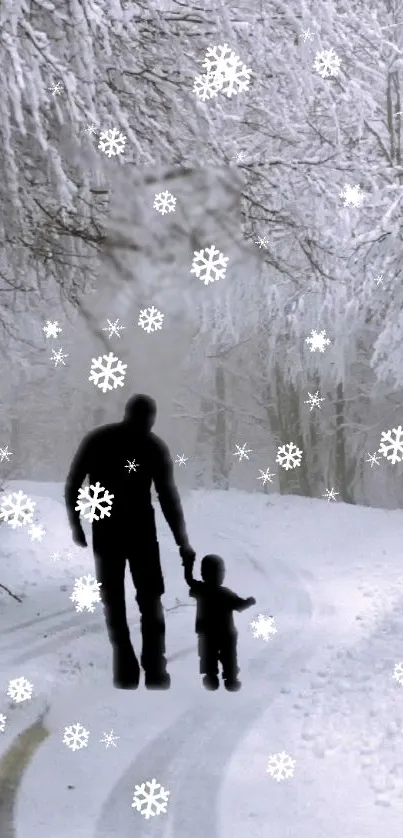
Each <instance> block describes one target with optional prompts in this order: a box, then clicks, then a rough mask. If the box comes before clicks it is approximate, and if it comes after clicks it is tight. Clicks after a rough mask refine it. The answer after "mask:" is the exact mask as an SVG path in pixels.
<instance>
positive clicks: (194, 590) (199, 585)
mask: <svg viewBox="0 0 403 838" xmlns="http://www.w3.org/2000/svg"><path fill="white" fill-rule="evenodd" d="M186 581H187V583H188V585H189V596H194V597H197V596H198V594H200V593H201V591H202V589H203V582H199V581H198V580H197V579H193V576H192V577H191V579H189V581H188V580H186Z"/></svg>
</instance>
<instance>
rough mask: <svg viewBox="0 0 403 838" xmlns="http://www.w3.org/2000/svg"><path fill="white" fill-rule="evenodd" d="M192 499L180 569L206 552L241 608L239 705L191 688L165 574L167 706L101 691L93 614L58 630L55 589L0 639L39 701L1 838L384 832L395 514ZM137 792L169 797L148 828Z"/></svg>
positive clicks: (390, 813) (369, 835)
mask: <svg viewBox="0 0 403 838" xmlns="http://www.w3.org/2000/svg"><path fill="white" fill-rule="evenodd" d="M217 494H218V493H217ZM224 494H225V493H224ZM209 495H210V493H203V494H202V495H200V494H199V493H195V496H194V497H193V498H192V501H191V503H190V502H189V503H188V508H187V510H186V513H187V520H188V526H189V532H190V533H192V539H193V540H194V542H195V547H196V549H197V550H198V555H201V554H203V552H207V551H209V550H213V549H214V550H215V551H217V552H222V555H223V556H224V558H225V559H226V561H227V566H228V579H227V580H226V581H227V583H228V585H229V586H230V587H233V588H234V590H236V591H237V592H239V593H240V594H241V595H244V596H247V595H254V596H256V599H257V606H256V608H255V609H251V610H250V611H249V612H245V614H244V615H239V616H238V617H237V625H238V630H239V646H240V649H239V652H240V665H241V678H242V680H243V689H242V691H241V692H240V693H237V694H228V693H226V692H225V691H223V690H222V689H221V690H220V691H218V692H217V693H206V692H205V691H204V690H203V687H202V686H201V684H200V676H199V675H198V671H197V658H196V654H195V637H194V634H193V624H194V606H193V607H192V606H191V605H189V602H188V601H187V600H186V589H185V587H184V586H183V584H182V581H181V580H180V573H179V572H178V573H177V572H176V570H175V568H176V567H177V565H175V564H174V563H173V561H172V562H171V559H169V560H168V563H169V568H168V569H167V568H166V569H165V576H166V581H167V585H166V587H167V590H170V591H171V601H170V603H167V604H166V605H167V647H168V654H169V658H170V672H171V675H172V688H171V690H170V691H168V692H167V693H149V692H147V691H146V690H144V687H143V685H141V686H140V688H139V690H138V691H137V692H134V693H131V692H129V693H126V692H121V691H116V690H113V688H112V686H111V683H110V681H111V679H110V659H109V648H108V646H107V640H106V636H105V630H104V626H103V620H102V616H101V614H99V613H97V614H94V615H89V614H88V615H85V616H84V615H76V614H75V612H71V610H70V609H68V607H66V608H63V598H60V592H59V593H58V595H57V606H58V605H59V603H60V608H59V607H54V608H53V614H49V616H48V618H47V619H43V622H42V623H35V620H34V618H35V613H39V614H41V616H43V617H44V618H45V614H44V613H43V611H44V608H45V605H44V603H45V600H46V602H47V603H50V602H51V601H52V600H51V599H49V596H50V594H49V592H48V593H46V592H42V593H40V594H39V595H38V597H37V602H39V601H40V600H41V598H42V604H41V606H40V607H38V608H39V610H37V612H35V613H32V614H31V615H29V616H28V617H24V620H22V619H20V622H21V623H23V622H25V623H27V625H25V626H22V625H20V629H19V630H18V631H14V632H11V631H10V632H7V631H6V632H3V634H2V636H1V640H0V657H1V660H2V661H3V660H4V661H6V660H7V666H6V667H4V666H3V669H6V670H7V671H8V672H10V670H9V664H10V665H13V667H16V666H17V669H18V672H14V675H17V674H18V675H19V674H24V675H25V676H26V677H27V678H30V677H31V678H32V680H35V682H36V685H37V688H38V690H37V692H38V695H39V697H40V700H39V698H38V700H37V708H38V711H39V710H40V709H41V707H42V704H44V705H45V706H46V704H47V703H48V704H50V709H49V710H48V712H47V713H46V714H45V717H44V722H43V725H44V728H45V733H43V730H44V728H43V726H41V725H38V727H37V735H38V748H37V750H36V751H35V752H34V753H33V755H32V758H31V761H30V762H29V764H28V765H27V767H26V770H25V772H24V775H23V777H22V779H20V780H19V784H18V785H16V788H15V789H14V793H15V801H14V803H15V805H14V808H12V812H13V814H12V823H11V822H10V817H11V816H10V814H8V815H7V817H8V823H7V824H6V823H5V821H4V822H2V821H1V811H2V805H1V799H0V825H1V827H2V832H1V834H2V838H3V835H4V838H28V836H29V838H32V835H34V836H35V838H36V836H37V835H38V836H39V835H41V838H54V835H55V834H56V835H57V836H58V838H73V836H74V838H107V836H108V838H115V836H116V838H118V836H119V838H125V836H129V835H130V836H132V835H133V830H135V834H136V838H138V836H140V838H143V836H144V838H145V836H146V835H147V838H148V837H149V836H150V833H151V831H152V832H153V833H156V834H158V835H160V836H164V838H168V837H169V838H171V836H172V838H182V836H183V838H185V836H186V838H188V836H189V833H191V834H192V835H194V836H195V838H202V835H203V838H205V835H206V834H208V835H209V836H211V838H218V837H219V838H227V836H228V838H230V834H231V838H232V836H233V835H234V833H235V835H236V836H237V838H238V837H239V838H250V835H251V833H252V835H253V834H254V833H255V835H256V838H257V836H258V835H259V838H260V836H261V835H262V834H266V832H270V835H271V836H272V838H283V836H284V835H285V834H286V835H290V836H292V835H293V834H294V833H295V834H298V838H301V836H305V835H306V836H310V838H312V836H316V835H318V836H319V835H320V836H322V835H326V838H339V836H340V833H341V832H342V834H343V835H344V836H345V838H364V836H365V838H375V836H379V834H380V833H381V830H382V832H384V831H385V829H386V830H387V831H389V833H390V835H392V836H394V835H396V836H397V835H398V834H400V833H399V830H400V823H401V817H402V814H403V805H402V792H403V772H402V771H401V769H400V767H399V759H400V758H399V756H398V754H399V752H400V749H401V744H402V743H403V733H402V730H401V728H402V726H401V725H400V727H399V720H400V716H401V715H402V714H400V704H401V703H402V701H403V693H399V690H403V687H401V686H400V685H397V684H396V682H395V681H393V679H392V677H391V676H392V671H393V664H394V663H395V662H397V661H398V660H399V659H400V655H399V651H398V643H399V638H400V637H401V636H402V627H403V618H402V617H401V616H400V613H401V610H402V609H401V608H400V600H401V599H402V592H401V582H402V575H401V573H400V567H399V563H398V561H396V559H397V558H398V549H399V547H398V545H399V544H400V543H401V537H402V534H403V532H402V523H401V521H400V516H399V515H398V513H393V512H392V513H386V512H383V511H382V510H368V509H360V508H352V507H346V506H344V505H342V504H332V505H328V504H326V503H325V502H323V501H305V500H303V499H300V498H295V499H290V498H287V499H283V498H277V497H274V496H271V497H270V499H269V500H268V499H267V498H266V497H264V496H256V495H253V496H248V495H246V494H245V493H226V496H225V497H222V496H219V497H217V495H216V496H210V497H209ZM211 495H213V493H211ZM296 520H299V527H298V528H297V527H296V526H295V522H296ZM318 521H319V522H320V529H318V526H319V525H318ZM164 538H165V536H164V535H163V536H162V539H161V541H162V542H164ZM346 544H349V550H348V551H347V550H346ZM167 549H168V548H167V545H165V546H164V547H163V552H164V553H165V554H167V553H166V551H167ZM174 561H176V559H175V560H174ZM82 572H90V568H88V567H87V569H86V571H82ZM72 575H73V576H74V575H77V570H76V568H74V570H72ZM10 581H11V578H10V579H9V580H8V582H10ZM173 594H175V597H174V601H172V596H173ZM64 596H65V597H67V596H68V594H66V593H65V594H64ZM175 599H178V600H179V601H180V602H179V604H178V602H176V603H175ZM64 602H66V600H64ZM30 607H31V610H32V606H30ZM18 608H20V610H21V607H20V606H17V605H16V606H15V607H14V609H13V610H14V612H18ZM24 608H25V612H27V609H26V607H25V606H24ZM260 612H263V613H266V614H274V615H275V620H276V626H277V629H278V633H277V634H276V635H275V636H274V637H273V638H271V640H270V642H269V643H265V642H264V641H263V640H258V639H256V638H253V636H252V633H251V631H250V629H249V627H248V623H249V621H250V619H253V618H254V617H256V615H257V614H258V613H260ZM132 614H133V618H132V620H131V625H132V626H133V637H134V642H135V645H136V647H137V648H138V629H137V628H136V625H135V623H137V615H136V612H135V610H133V611H132ZM83 616H84V622H85V626H86V630H85V631H84V630H83V626H84V622H83ZM37 619H41V617H38V618H37ZM32 620H34V622H33V623H32ZM28 623H30V624H29V625H28ZM45 633H47V634H48V637H47V638H43V636H42V635H43V634H45ZM374 650H376V655H377V658H378V660H377V659H376V656H375V652H374ZM69 656H70V658H69ZM402 657H403V656H402ZM69 661H70V664H71V666H70V664H69ZM77 662H78V666H77ZM61 663H63V666H61ZM69 666H70V671H69ZM90 667H91V668H90ZM28 704H31V705H32V704H33V702H29V703H28V702H27V703H26V705H28ZM1 709H2V708H1V707H0V712H1ZM33 712H34V707H32V708H30V713H29V715H30V716H31V713H33ZM23 714H24V715H25V717H26V720H27V724H28V723H29V722H30V721H31V718H30V719H29V720H28V713H27V710H26V709H25V708H24V705H19V706H18V708H17V709H16V710H14V711H13V716H14V718H15V717H16V716H17V715H18V717H19V718H20V719H21V721H22V719H23ZM391 716H392V722H391V721H390V719H391ZM75 722H80V723H81V724H83V725H84V727H86V728H87V729H89V730H90V731H91V734H90V742H89V745H88V747H87V748H84V749H82V750H80V751H78V752H77V753H73V752H71V751H70V750H69V749H68V748H66V746H65V745H63V744H62V735H63V729H64V726H65V725H67V724H72V723H75ZM111 728H113V730H114V733H115V734H117V735H118V736H119V737H120V740H119V742H118V744H117V747H116V748H109V749H107V750H106V749H105V748H104V745H102V744H100V743H99V740H100V738H101V736H102V735H103V733H104V732H105V731H108V730H110V729H111ZM3 736H4V734H3ZM9 741H11V739H10V740H9ZM280 751H286V752H287V753H288V754H289V755H290V756H291V757H292V758H294V759H295V760H296V767H295V775H294V777H293V778H292V779H290V780H287V781H285V782H283V783H277V782H275V780H273V779H272V778H271V777H270V776H269V775H268V774H267V773H266V768H267V763H268V758H269V756H270V755H271V754H273V753H278V752H280ZM388 766H389V767H388ZM0 770H1V768H0ZM153 777H155V778H156V779H157V781H158V782H159V783H161V784H162V785H163V786H164V788H166V789H169V791H170V798H169V803H168V806H167V812H166V814H162V815H161V816H159V817H155V818H152V819H151V820H146V819H144V818H143V817H142V815H141V814H139V813H138V812H135V811H134V810H133V809H132V808H131V801H132V796H133V791H134V787H135V785H136V784H140V783H142V782H144V781H145V780H148V779H152V778H153ZM49 790H50V791H49ZM12 793H13V792H12V791H11V792H10V794H12ZM0 798H1V796H0ZM3 808H4V807H3ZM8 812H9V813H10V807H8ZM13 824H14V826H15V828H16V831H15V832H14V831H10V830H12V829H13ZM6 827H7V830H8V831H5V828H6Z"/></svg>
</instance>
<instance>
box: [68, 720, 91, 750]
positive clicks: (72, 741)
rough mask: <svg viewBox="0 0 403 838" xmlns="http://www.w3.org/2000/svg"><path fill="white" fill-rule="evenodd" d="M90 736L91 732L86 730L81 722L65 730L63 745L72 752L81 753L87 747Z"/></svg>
mask: <svg viewBox="0 0 403 838" xmlns="http://www.w3.org/2000/svg"><path fill="white" fill-rule="evenodd" d="M89 735H90V732H89V730H86V729H85V727H83V726H82V725H81V724H80V722H77V723H76V724H75V725H67V727H65V728H64V735H63V744H64V745H67V747H68V748H70V750H71V751H79V750H80V749H81V748H86V747H87V745H88V739H89Z"/></svg>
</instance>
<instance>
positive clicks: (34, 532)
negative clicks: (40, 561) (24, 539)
mask: <svg viewBox="0 0 403 838" xmlns="http://www.w3.org/2000/svg"><path fill="white" fill-rule="evenodd" d="M28 535H29V537H30V539H31V541H42V539H43V536H44V535H46V530H45V527H44V526H43V525H42V524H32V526H31V527H30V528H29V530H28Z"/></svg>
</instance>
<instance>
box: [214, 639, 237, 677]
mask: <svg viewBox="0 0 403 838" xmlns="http://www.w3.org/2000/svg"><path fill="white" fill-rule="evenodd" d="M237 639H238V635H237V633H236V632H230V633H228V634H226V635H224V636H223V637H222V638H221V642H220V653H219V657H220V661H221V664H222V675H223V678H224V681H236V679H237V675H238V673H239V667H238V659H237Z"/></svg>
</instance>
